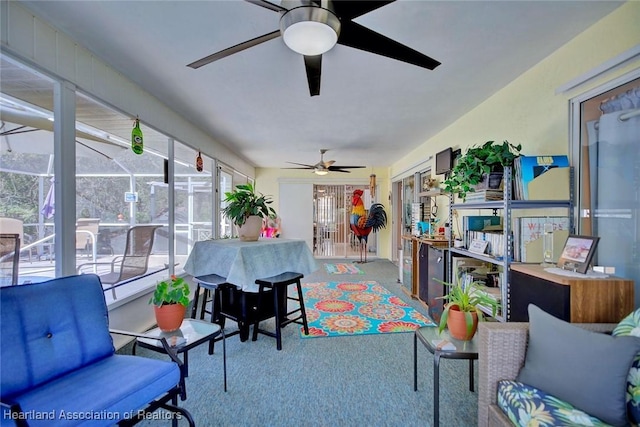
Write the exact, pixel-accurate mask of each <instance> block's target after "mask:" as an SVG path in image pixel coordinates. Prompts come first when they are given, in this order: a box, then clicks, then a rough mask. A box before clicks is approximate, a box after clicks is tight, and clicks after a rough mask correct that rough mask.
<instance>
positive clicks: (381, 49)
mask: <svg viewBox="0 0 640 427" xmlns="http://www.w3.org/2000/svg"><path fill="white" fill-rule="evenodd" d="M338 43H339V44H341V45H344V46H349V47H353V48H355V49H360V50H364V51H366V52H371V53H375V54H377V55H382V56H386V57H387V58H392V59H396V60H398V61H402V62H408V63H409V64H413V65H417V66H418V67H422V68H428V69H429V70H433V69H434V68H436V67H437V66H438V65H440V62H439V61H436V60H435V59H433V58H430V57H428V56H427V55H424V54H422V53H420V52H418V51H417V50H413V49H411V48H410V47H408V46H405V45H403V44H401V43H398V42H397V41H395V40H392V39H390V38H388V37H385V36H383V35H382V34H379V33H376V32H375V31H373V30H370V29H368V28H366V27H363V26H362V25H360V24H356V23H355V22H351V21H350V22H344V23H343V24H342V28H341V30H340V36H339V37H338Z"/></svg>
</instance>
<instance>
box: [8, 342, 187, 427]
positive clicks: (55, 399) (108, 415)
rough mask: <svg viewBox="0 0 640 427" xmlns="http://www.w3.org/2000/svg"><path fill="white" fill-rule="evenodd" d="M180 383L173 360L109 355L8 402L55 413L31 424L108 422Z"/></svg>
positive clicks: (133, 412) (129, 413)
mask: <svg viewBox="0 0 640 427" xmlns="http://www.w3.org/2000/svg"><path fill="white" fill-rule="evenodd" d="M179 381H180V369H179V367H178V365H177V364H176V363H174V362H170V361H166V360H157V359H150V358H146V357H136V356H127V355H113V356H110V357H107V358H105V359H103V360H101V361H99V362H95V363H92V364H90V365H88V366H86V367H84V368H80V369H77V370H75V371H73V372H71V373H69V374H67V375H65V376H63V377H61V378H58V379H55V380H53V381H50V382H48V383H45V384H42V385H40V386H39V387H37V388H35V389H33V390H32V391H27V392H25V393H23V394H21V395H18V396H14V397H13V399H12V400H13V401H14V402H17V403H19V404H20V406H21V408H22V410H23V412H26V413H28V412H29V411H30V410H33V411H35V413H38V414H54V417H55V418H54V420H51V419H48V417H47V419H43V420H35V419H29V420H28V422H29V425H30V426H34V427H37V426H43V427H44V426H52V425H55V426H57V427H64V426H91V427H97V426H110V425H113V424H115V423H117V422H118V421H120V420H123V419H126V418H131V416H132V415H136V413H137V411H138V410H140V409H143V408H145V407H146V406H147V405H148V404H149V402H151V401H152V400H154V399H156V398H158V397H160V396H162V395H164V394H165V393H166V392H168V391H169V390H171V389H172V388H174V387H175V386H176V385H177V384H178V382H179ZM74 418H80V419H74Z"/></svg>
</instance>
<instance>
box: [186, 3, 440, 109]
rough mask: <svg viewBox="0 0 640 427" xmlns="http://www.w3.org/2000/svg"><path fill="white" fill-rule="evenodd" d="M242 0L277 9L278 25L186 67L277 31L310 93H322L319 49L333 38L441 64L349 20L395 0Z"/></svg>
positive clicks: (256, 42) (404, 59) (263, 39)
mask: <svg viewBox="0 0 640 427" xmlns="http://www.w3.org/2000/svg"><path fill="white" fill-rule="evenodd" d="M246 1H247V2H249V3H253V4H255V5H257V6H261V7H264V8H266V9H269V10H272V11H274V12H278V13H280V29H279V30H275V31H272V32H270V33H267V34H264V35H262V36H259V37H256V38H254V39H251V40H247V41H246V42H243V43H240V44H237V45H235V46H232V47H229V48H227V49H224V50H221V51H219V52H216V53H213V54H211V55H209V56H205V57H204V58H202V59H199V60H197V61H194V62H192V63H191V64H188V65H187V66H188V67H191V68H194V69H196V68H200V67H202V66H204V65H207V64H210V63H211V62H213V61H217V60H218V59H222V58H225V57H227V56H229V55H233V54H234V53H238V52H241V51H243V50H245V49H248V48H250V47H253V46H256V45H259V44H260V43H264V42H266V41H269V40H271V39H274V38H276V37H279V36H282V38H283V40H284V42H285V44H286V45H287V46H288V47H289V48H290V49H291V50H293V51H294V52H297V53H299V54H301V55H303V56H304V65H305V68H306V71H307V82H308V84H309V93H310V94H311V96H314V95H319V94H320V74H321V71H322V54H323V53H325V52H327V51H329V50H330V49H331V48H333V46H335V44H336V43H338V44H341V45H344V46H349V47H353V48H355V49H360V50H364V51H367V52H370V53H375V54H377V55H381V56H386V57H388V58H392V59H396V60H398V61H402V62H408V63H410V64H413V65H417V66H419V67H423V68H427V69H429V70H433V69H434V68H436V67H437V66H438V65H440V62H438V61H436V60H435V59H433V58H430V57H428V56H426V55H424V54H422V53H420V52H418V51H416V50H413V49H411V48H409V47H407V46H405V45H403V44H400V43H398V42H396V41H395V40H392V39H390V38H388V37H385V36H383V35H382V34H379V33H376V32H375V31H372V30H370V29H368V28H366V27H363V26H362V25H360V24H357V23H355V22H353V19H355V18H357V17H359V16H361V15H364V14H366V13H369V12H371V11H374V10H376V9H378V8H380V7H382V6H385V5H387V4H389V3H393V2H394V1H395V0H385V1H367V0H360V1H346V0H334V1H331V0H282V2H281V5H278V4H275V3H271V2H270V1H267V0H246Z"/></svg>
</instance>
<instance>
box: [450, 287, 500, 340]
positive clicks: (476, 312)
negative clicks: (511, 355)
mask: <svg viewBox="0 0 640 427" xmlns="http://www.w3.org/2000/svg"><path fill="white" fill-rule="evenodd" d="M442 284H443V285H445V286H447V287H448V288H449V290H448V292H447V294H445V295H443V296H442V297H440V298H442V299H444V300H446V301H447V302H446V303H445V305H444V310H443V311H442V316H441V317H440V324H439V325H438V331H440V332H442V331H444V329H445V327H447V328H448V329H449V335H451V336H452V337H453V338H456V339H459V340H470V339H471V338H473V336H474V335H475V333H476V329H477V327H478V322H479V321H481V320H483V318H484V312H483V311H482V309H481V307H483V308H485V309H490V310H491V315H492V316H493V317H495V315H496V313H497V311H498V308H499V307H500V303H499V302H498V301H496V300H495V299H494V298H493V297H491V296H490V295H488V294H487V293H486V292H485V291H484V288H486V286H484V285H483V284H482V283H481V282H478V281H473V282H469V283H466V284H464V283H462V280H461V279H458V280H457V283H446V282H442Z"/></svg>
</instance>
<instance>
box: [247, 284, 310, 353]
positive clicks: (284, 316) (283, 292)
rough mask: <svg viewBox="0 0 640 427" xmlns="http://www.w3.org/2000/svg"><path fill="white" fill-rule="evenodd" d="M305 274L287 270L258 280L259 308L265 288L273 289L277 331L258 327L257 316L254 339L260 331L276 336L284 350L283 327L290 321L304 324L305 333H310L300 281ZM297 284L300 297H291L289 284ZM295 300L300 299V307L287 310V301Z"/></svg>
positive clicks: (277, 342) (259, 307) (254, 325)
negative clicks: (292, 316) (288, 292)
mask: <svg viewBox="0 0 640 427" xmlns="http://www.w3.org/2000/svg"><path fill="white" fill-rule="evenodd" d="M303 277H304V276H303V275H302V274H300V273H294V272H286V273H282V274H278V275H277V276H272V277H267V278H264V279H258V280H256V284H258V285H259V286H260V288H259V290H258V304H257V307H258V310H260V309H261V307H262V304H263V301H262V300H263V295H264V291H265V288H269V289H273V310H274V317H275V323H276V331H275V333H273V332H268V331H265V330H262V329H259V328H258V325H259V323H260V319H259V318H256V321H255V323H254V324H253V337H252V341H255V340H257V339H258V332H259V333H261V334H264V335H267V336H270V337H274V338H275V339H276V345H277V347H278V350H282V332H281V329H282V328H284V327H285V326H287V325H288V324H289V323H297V324H299V325H302V326H303V328H304V333H305V335H309V325H308V324H307V313H306V311H305V309H304V301H303V299H302V285H301V283H300V279H302V278H303ZM293 284H295V285H296V288H297V291H298V298H294V297H290V296H288V295H287V286H289V285H293ZM288 300H294V301H298V303H299V305H300V306H299V307H298V308H296V309H295V310H292V311H289V312H287V301H288ZM281 303H284V306H282V307H281ZM295 313H300V314H299V315H298V316H296V317H294V318H291V319H290V318H289V316H291V315H293V314H295Z"/></svg>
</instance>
